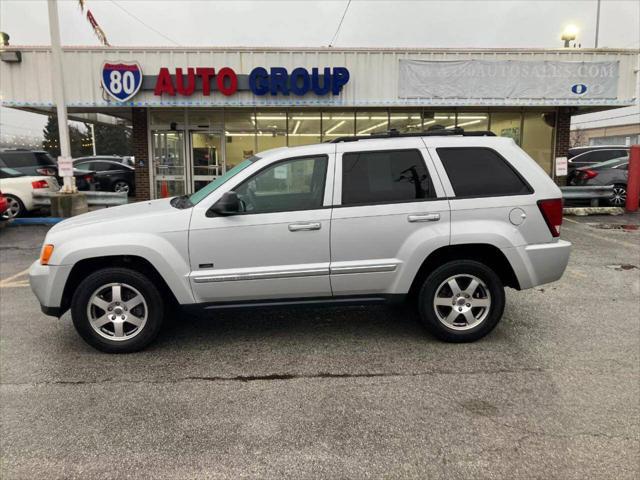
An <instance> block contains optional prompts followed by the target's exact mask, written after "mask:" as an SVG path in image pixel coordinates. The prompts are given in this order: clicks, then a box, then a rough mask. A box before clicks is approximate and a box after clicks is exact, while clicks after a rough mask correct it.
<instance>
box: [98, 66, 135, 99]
mask: <svg viewBox="0 0 640 480" xmlns="http://www.w3.org/2000/svg"><path fill="white" fill-rule="evenodd" d="M141 86H142V69H141V68H140V65H139V64H138V62H131V63H127V62H118V63H110V62H105V63H104V65H102V87H103V88H104V90H105V91H106V92H107V93H108V94H109V95H110V96H111V97H112V98H114V99H115V100H117V101H118V102H126V101H127V100H129V99H130V98H133V96H134V95H135V94H136V93H138V90H140V87H141Z"/></svg>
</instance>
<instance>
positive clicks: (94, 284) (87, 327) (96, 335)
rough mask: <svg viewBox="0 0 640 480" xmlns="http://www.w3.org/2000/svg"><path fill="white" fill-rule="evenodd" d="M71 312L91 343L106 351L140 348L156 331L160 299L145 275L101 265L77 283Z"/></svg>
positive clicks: (159, 322) (160, 316)
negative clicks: (102, 267)
mask: <svg viewBox="0 0 640 480" xmlns="http://www.w3.org/2000/svg"><path fill="white" fill-rule="evenodd" d="M71 316H72V319H73V325H74V326H75V328H76V330H77V331H78V333H79V334H80V336H81V337H82V338H83V339H84V340H85V341H86V342H87V343H88V344H90V345H91V346H93V347H95V348H97V349H98V350H101V351H103V352H108V353H129V352H135V351H138V350H141V349H143V348H144V347H146V346H147V345H148V344H149V343H151V342H152V341H153V340H154V339H155V337H156V336H157V335H158V332H159V331H160V327H161V326H162V320H163V316H164V303H163V300H162V297H161V295H160V292H158V289H157V288H156V287H155V285H154V284H153V283H152V282H151V281H150V280H149V279H148V278H147V277H146V276H145V275H143V274H141V273H139V272H137V271H135V270H130V269H127V268H105V269H102V270H98V271H97V272H95V273H92V274H91V275H89V276H88V277H87V278H86V280H83V281H82V283H81V284H80V285H79V286H78V288H77V290H76V291H75V293H74V295H73V298H72V300H71Z"/></svg>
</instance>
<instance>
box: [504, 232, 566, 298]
mask: <svg viewBox="0 0 640 480" xmlns="http://www.w3.org/2000/svg"><path fill="white" fill-rule="evenodd" d="M503 253H504V254H505V256H506V257H507V259H508V260H509V263H511V266H512V267H513V271H514V272H515V274H516V277H517V278H518V283H519V285H520V288H521V289H525V288H533V287H535V286H537V285H543V284H545V283H551V282H555V281H556V280H559V279H560V277H562V274H563V273H564V271H565V269H566V268H567V265H568V263H569V255H570V253H571V243H570V242H567V241H565V240H557V241H555V242H550V243H540V244H535V245H527V246H523V247H515V248H506V249H504V250H503Z"/></svg>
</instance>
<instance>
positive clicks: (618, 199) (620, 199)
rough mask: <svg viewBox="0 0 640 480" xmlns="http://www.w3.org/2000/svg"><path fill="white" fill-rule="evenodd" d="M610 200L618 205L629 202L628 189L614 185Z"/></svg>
mask: <svg viewBox="0 0 640 480" xmlns="http://www.w3.org/2000/svg"><path fill="white" fill-rule="evenodd" d="M610 201H611V204H612V205H615V206H616V207H620V206H622V205H624V204H625V203H627V189H626V188H624V187H621V186H616V187H613V196H612V197H611V200H610Z"/></svg>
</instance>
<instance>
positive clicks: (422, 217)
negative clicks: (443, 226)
mask: <svg viewBox="0 0 640 480" xmlns="http://www.w3.org/2000/svg"><path fill="white" fill-rule="evenodd" d="M407 220H408V221H409V222H411V223H415V222H437V221H438V220H440V214H439V213H417V214H415V215H409V216H408V217H407Z"/></svg>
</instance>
